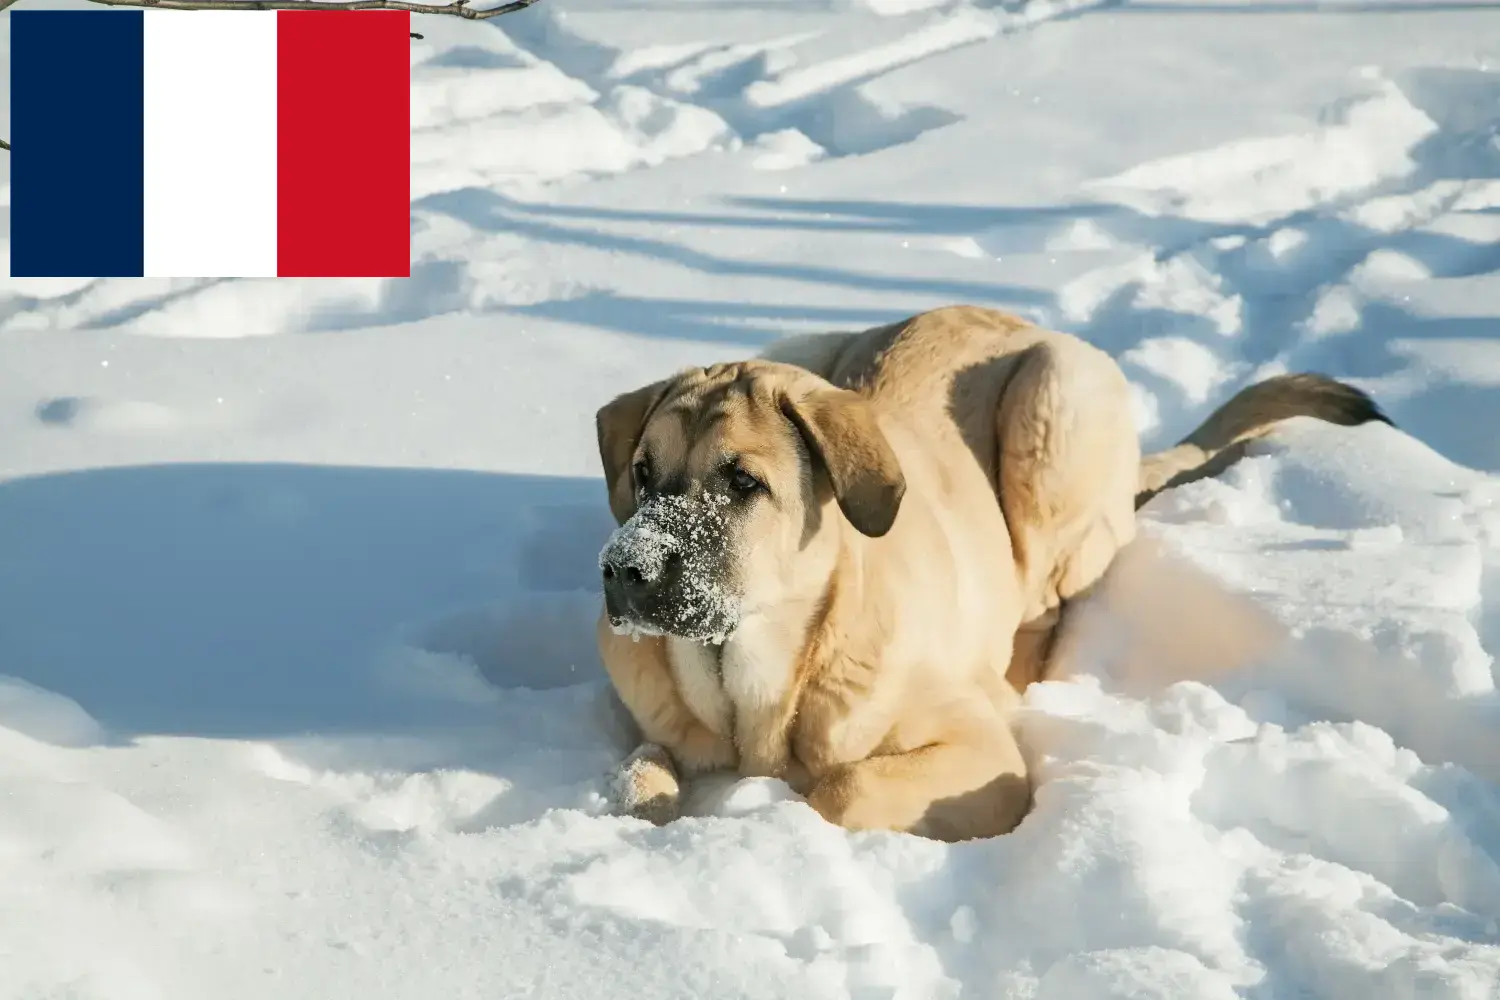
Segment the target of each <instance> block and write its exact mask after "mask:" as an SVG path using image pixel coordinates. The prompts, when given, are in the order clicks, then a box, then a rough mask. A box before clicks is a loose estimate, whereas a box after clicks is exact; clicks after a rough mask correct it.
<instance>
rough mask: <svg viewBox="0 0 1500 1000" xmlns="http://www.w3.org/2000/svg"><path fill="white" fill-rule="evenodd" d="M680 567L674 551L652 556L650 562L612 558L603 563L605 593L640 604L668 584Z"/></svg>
mask: <svg viewBox="0 0 1500 1000" xmlns="http://www.w3.org/2000/svg"><path fill="white" fill-rule="evenodd" d="M681 565H682V555H681V553H679V552H676V551H668V552H652V553H650V558H633V557H632V556H631V554H628V553H620V554H615V555H612V556H611V557H608V558H606V559H605V560H604V561H603V564H602V566H601V570H602V572H603V574H604V589H605V591H606V593H613V594H615V595H617V596H621V597H626V598H630V599H632V600H639V599H640V598H642V597H647V596H650V595H651V594H653V593H655V592H657V591H658V590H660V589H661V588H662V587H663V586H665V585H666V584H667V583H669V582H670V581H671V580H672V579H673V578H674V577H675V576H676V574H677V572H678V570H679V569H680V567H681Z"/></svg>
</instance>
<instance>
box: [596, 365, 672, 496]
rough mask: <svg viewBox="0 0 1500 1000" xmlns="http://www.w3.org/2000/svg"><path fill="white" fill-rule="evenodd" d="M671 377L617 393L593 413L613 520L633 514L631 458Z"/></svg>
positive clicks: (633, 494)
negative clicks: (620, 393)
mask: <svg viewBox="0 0 1500 1000" xmlns="http://www.w3.org/2000/svg"><path fill="white" fill-rule="evenodd" d="M670 382H671V379H663V380H662V381H660V382H653V383H651V384H650V385H647V386H642V387H641V388H639V389H636V390H634V391H631V392H627V393H625V394H624V395H621V396H616V397H615V398H614V399H612V400H610V401H609V402H608V403H605V404H604V405H603V406H601V407H600V408H599V412H598V413H596V414H594V430H595V432H596V433H597V434H598V436H599V461H600V462H601V463H603V465H604V486H605V488H606V489H607V490H609V509H610V513H612V514H614V516H615V521H616V522H618V523H619V524H624V523H625V522H626V521H628V520H630V515H632V514H634V513H635V484H634V483H633V482H631V475H630V458H631V456H632V455H634V454H635V446H636V445H637V444H639V443H640V440H641V432H642V431H644V430H645V429H646V421H647V419H649V418H650V416H651V411H653V410H655V409H656V404H657V403H660V402H661V398H662V396H663V395H665V393H666V390H667V385H668V384H669V383H670Z"/></svg>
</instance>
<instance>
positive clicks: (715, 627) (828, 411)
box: [597, 361, 906, 642]
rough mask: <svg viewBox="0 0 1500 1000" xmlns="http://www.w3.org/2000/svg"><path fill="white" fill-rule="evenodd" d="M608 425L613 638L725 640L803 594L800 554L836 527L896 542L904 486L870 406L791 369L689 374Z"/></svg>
mask: <svg viewBox="0 0 1500 1000" xmlns="http://www.w3.org/2000/svg"><path fill="white" fill-rule="evenodd" d="M597 427H598V433H599V456H600V459H601V460H602V462H603V465H604V480H605V484H606V486H607V487H608V489H609V504H610V509H611V510H612V511H613V513H614V516H615V520H616V521H617V522H618V523H619V528H617V529H616V531H615V532H614V534H613V535H612V536H611V537H610V540H609V542H608V543H607V544H606V545H605V546H604V549H603V551H602V552H600V554H599V566H600V570H601V572H602V573H603V577H604V601H605V607H606V610H607V612H608V614H609V619H610V623H611V624H612V625H613V626H615V628H616V629H617V630H638V631H643V632H647V633H658V634H666V635H675V636H679V637H682V638H686V639H693V640H696V641H700V642H708V641H722V640H723V639H724V638H725V637H726V636H728V635H729V634H730V633H732V632H733V631H734V630H735V628H736V627H737V626H738V625H739V623H740V621H741V619H742V618H743V617H744V615H746V614H747V613H750V612H753V611H758V610H768V609H772V608H774V607H775V606H776V605H777V604H778V603H780V602H783V601H787V600H792V599H799V598H800V599H805V598H806V597H807V595H806V593H805V592H804V591H805V589H806V587H807V583H808V581H807V579H806V575H807V564H806V560H805V559H803V558H800V557H802V556H803V555H804V554H806V553H807V551H808V549H809V548H810V547H813V546H817V545H819V544H820V542H821V543H824V544H825V546H826V543H827V542H828V541H829V539H830V538H831V537H833V534H834V533H836V532H837V530H838V529H839V525H837V523H836V519H838V518H842V519H844V520H846V521H847V522H848V524H850V525H852V526H853V527H854V528H855V529H856V530H858V531H859V532H860V533H862V534H864V535H868V536H870V537H879V536H881V535H884V534H885V533H886V532H888V531H889V530H890V529H891V526H892V524H893V523H894V522H895V520H896V514H897V511H898V510H899V509H900V506H901V497H902V494H903V493H904V492H905V489H906V483H905V480H904V478H903V477H902V474H901V467H900V465H899V464H898V462H897V460H896V456H895V454H894V452H892V450H891V447H890V444H889V443H888V442H887V441H886V438H885V435H884V434H883V433H882V432H881V430H880V428H879V426H877V423H876V420H875V413H874V411H873V409H872V408H871V406H870V404H869V403H868V402H867V401H866V400H865V399H864V397H862V396H860V395H858V394H857V393H854V392H850V391H848V390H844V389H837V388H834V387H833V386H831V385H829V384H828V383H827V382H825V381H823V380H822V379H820V378H818V377H817V376H815V375H812V374H810V373H808V372H806V371H804V370H802V369H800V368H795V367H792V366H790V365H783V364H776V363H773V362H768V361H746V362H736V363H733V364H722V365H715V366H713V367H711V368H706V369H691V370H688V371H684V372H681V373H679V374H678V375H676V376H675V377H673V378H670V379H667V380H665V381H662V382H657V383H655V384H653V385H648V386H645V387H644V388H641V389H637V390H635V391H634V392H628V393H626V394H625V395H623V396H620V397H618V398H617V399H615V400H613V401H612V402H610V403H609V404H607V405H606V406H604V407H603V408H602V409H600V410H599V413H598V417H597ZM835 505H836V508H837V510H836V511H835V509H834V508H835Z"/></svg>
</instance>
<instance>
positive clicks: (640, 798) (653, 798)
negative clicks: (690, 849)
mask: <svg viewBox="0 0 1500 1000" xmlns="http://www.w3.org/2000/svg"><path fill="white" fill-rule="evenodd" d="M614 785H615V787H614V792H615V805H616V808H617V810H618V811H619V812H622V813H624V814H626V815H627V816H634V817H636V818H637V819H644V820H647V821H649V822H652V823H655V824H656V825H657V826H662V825H664V824H666V823H670V822H672V820H674V819H676V818H677V815H678V813H679V811H680V810H681V807H682V784H681V782H679V781H678V778H677V768H676V766H675V765H674V764H673V763H672V757H671V755H670V754H668V753H667V751H666V750H665V749H664V748H662V747H659V746H657V745H656V744H655V743H642V744H641V745H640V746H638V747H636V748H635V752H633V753H632V754H631V755H630V756H629V757H626V758H625V762H624V763H623V764H621V765H620V770H619V771H617V772H616V773H615V782H614Z"/></svg>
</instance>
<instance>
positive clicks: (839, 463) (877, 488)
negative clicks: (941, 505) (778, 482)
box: [781, 388, 906, 538]
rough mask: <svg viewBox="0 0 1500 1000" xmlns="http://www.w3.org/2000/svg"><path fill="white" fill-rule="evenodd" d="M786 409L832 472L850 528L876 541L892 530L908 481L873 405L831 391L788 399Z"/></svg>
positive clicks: (844, 392) (818, 458)
mask: <svg viewBox="0 0 1500 1000" xmlns="http://www.w3.org/2000/svg"><path fill="white" fill-rule="evenodd" d="M781 410H782V412H783V413H785V414H786V415H787V418H788V419H789V420H791V422H792V423H793V424H794V425H795V426H796V428H797V430H798V431H799V432H800V433H801V435H802V438H803V440H804V441H806V442H807V448H808V451H810V452H812V455H813V459H814V461H816V462H818V463H819V464H821V465H822V467H823V469H824V471H826V472H827V474H828V481H829V483H830V484H831V485H832V486H833V496H834V499H835V500H837V501H838V505H839V510H841V511H843V512H844V517H846V518H848V519H849V523H850V524H852V525H854V527H855V529H856V530H857V531H859V533H860V534H862V535H868V536H869V537H871V538H879V537H880V536H882V535H884V534H885V533H886V532H888V531H890V530H891V525H893V524H895V523H896V513H897V512H898V511H899V510H900V509H901V498H902V496H903V495H905V493H906V477H905V476H904V475H902V473H901V463H900V462H899V461H897V459H896V453H895V452H894V451H892V450H891V445H890V442H888V441H887V440H886V439H885V434H883V433H882V432H881V430H880V426H879V425H878V424H877V423H876V421H875V410H874V408H873V407H872V406H870V404H869V402H868V401H866V400H865V398H864V397H863V396H861V395H859V394H858V393H855V392H850V391H849V390H847V389H834V388H827V389H817V390H814V391H813V392H810V393H808V394H807V395H805V396H802V397H800V398H796V399H793V398H786V399H784V400H783V401H782V404H781Z"/></svg>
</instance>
